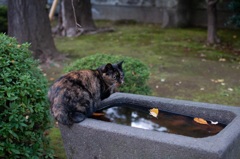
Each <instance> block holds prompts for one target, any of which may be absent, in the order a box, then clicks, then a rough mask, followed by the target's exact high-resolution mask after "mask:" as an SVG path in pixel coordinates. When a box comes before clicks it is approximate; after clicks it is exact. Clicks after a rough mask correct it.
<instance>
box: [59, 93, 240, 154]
mask: <svg viewBox="0 0 240 159" xmlns="http://www.w3.org/2000/svg"><path fill="white" fill-rule="evenodd" d="M126 104H128V105H131V106H135V105H140V106H145V107H149V108H151V107H158V108H159V109H160V110H164V111H169V112H173V113H177V114H182V115H189V116H198V117H202V118H205V119H212V120H216V121H219V122H221V123H224V124H227V126H226V127H225V128H224V129H223V130H222V131H221V132H219V133H218V134H217V135H214V136H211V137H205V138H192V137H186V136H181V135H175V134H168V133H164V132H155V131H151V130H144V129H139V128H133V127H129V126H125V125H119V124H114V123H108V122H104V121H98V120H94V119H86V120H85V121H83V122H81V123H79V124H74V125H73V126H72V127H70V128H69V127H67V126H63V125H60V129H61V134H62V138H63V142H64V146H65V150H66V153H67V156H68V158H69V159H108V158H109V159H113V158H114V159H115V158H119V159H146V158H147V159H155V158H158V159H159V158H160V159H161V158H163V159H166V158H167V159H195V158H196V159H207V158H209V159H239V158H240V108H238V107H231V106H223V105H215V104H208V103H198V102H190V101H183V100H173V99H166V98H158V97H149V96H142V95H133V94H125V93H115V94H113V95H112V96H111V97H110V98H108V99H107V100H105V101H103V102H102V105H101V106H99V109H103V108H108V107H111V106H124V105H126Z"/></svg>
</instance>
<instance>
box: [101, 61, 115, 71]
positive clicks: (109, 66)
mask: <svg viewBox="0 0 240 159" xmlns="http://www.w3.org/2000/svg"><path fill="white" fill-rule="evenodd" d="M103 72H104V73H111V72H113V66H112V64H110V63H108V64H106V66H105V67H104V69H103Z"/></svg>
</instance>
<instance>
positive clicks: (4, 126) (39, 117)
mask: <svg viewBox="0 0 240 159" xmlns="http://www.w3.org/2000/svg"><path fill="white" fill-rule="evenodd" d="M28 47H29V45H28V44H22V45H19V44H18V43H17V41H16V39H14V38H10V37H8V36H6V35H4V34H0V72H1V74H0V120H1V122H0V158H44V157H45V158H48V157H52V151H51V150H50V149H49V147H48V145H49V143H48V142H49V141H48V138H47V137H46V136H45V135H44V133H45V130H46V129H48V128H49V126H50V113H49V108H48V102H47V99H46V92H47V80H46V79H45V78H44V76H43V75H42V73H41V71H40V69H39V68H38V67H37V63H36V61H34V60H33V59H32V56H31V52H30V51H29V50H28Z"/></svg>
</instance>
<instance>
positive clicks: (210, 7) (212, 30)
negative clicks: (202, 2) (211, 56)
mask: <svg viewBox="0 0 240 159" xmlns="http://www.w3.org/2000/svg"><path fill="white" fill-rule="evenodd" d="M217 3H218V0H207V13H208V31H207V42H208V43H209V44H215V43H219V42H220V39H219V38H218V36H217Z"/></svg>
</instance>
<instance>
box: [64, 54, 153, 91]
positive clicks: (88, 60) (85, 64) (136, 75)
mask: <svg viewBox="0 0 240 159" xmlns="http://www.w3.org/2000/svg"><path fill="white" fill-rule="evenodd" d="M122 60H124V63H123V70H124V74H125V80H124V81H125V82H124V84H123V85H122V86H121V87H120V88H119V91H121V92H126V93H135V94H144V95H149V94H150V88H149V86H148V85H147V80H148V78H149V74H150V73H149V69H148V67H147V66H146V65H145V64H143V63H142V62H140V61H139V60H137V59H134V58H130V57H126V56H118V55H106V54H95V55H91V56H87V57H85V58H81V59H79V60H77V61H75V62H74V63H73V64H71V65H70V66H69V67H67V68H65V71H66V72H69V71H73V70H79V69H96V68H98V67H99V66H101V65H104V64H107V63H117V62H120V61H122Z"/></svg>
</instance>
